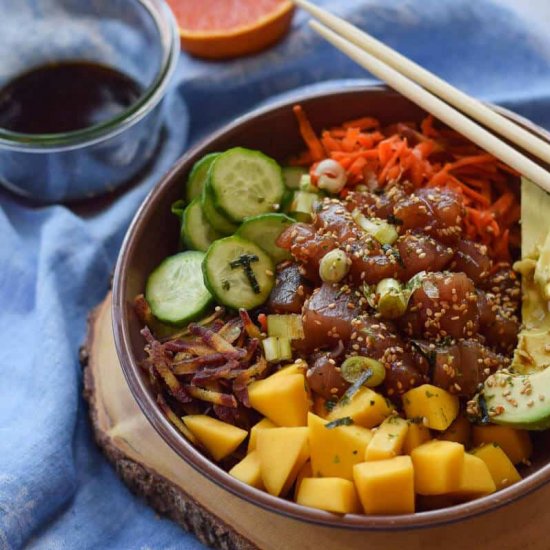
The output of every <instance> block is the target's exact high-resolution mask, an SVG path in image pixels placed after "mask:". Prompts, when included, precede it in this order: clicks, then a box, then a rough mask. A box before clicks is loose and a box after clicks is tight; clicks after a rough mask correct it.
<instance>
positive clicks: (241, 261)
mask: <svg viewBox="0 0 550 550" xmlns="http://www.w3.org/2000/svg"><path fill="white" fill-rule="evenodd" d="M259 261H260V258H258V256H256V255H255V254H241V255H240V256H239V257H238V258H237V259H236V260H233V261H232V262H229V265H230V266H231V269H237V268H238V267H242V268H243V270H244V274H245V275H246V278H247V279H248V282H249V283H250V286H251V287H252V290H253V291H254V293H255V294H260V292H261V290H260V285H259V284H258V279H256V275H254V271H252V265H251V264H252V262H259Z"/></svg>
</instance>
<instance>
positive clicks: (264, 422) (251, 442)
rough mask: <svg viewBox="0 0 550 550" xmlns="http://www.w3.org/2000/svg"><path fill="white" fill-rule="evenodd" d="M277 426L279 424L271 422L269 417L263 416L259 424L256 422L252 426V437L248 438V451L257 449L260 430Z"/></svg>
mask: <svg viewBox="0 0 550 550" xmlns="http://www.w3.org/2000/svg"><path fill="white" fill-rule="evenodd" d="M276 427H277V425H276V424H273V422H271V420H269V418H262V419H261V420H260V421H259V422H258V423H257V424H254V426H252V429H251V430H250V437H249V439H248V450H247V451H246V452H247V453H251V452H252V451H253V450H254V449H256V441H257V438H258V432H259V431H261V430H269V429H271V428H276Z"/></svg>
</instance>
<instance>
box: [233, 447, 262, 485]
mask: <svg viewBox="0 0 550 550" xmlns="http://www.w3.org/2000/svg"><path fill="white" fill-rule="evenodd" d="M229 475H230V476H233V477H235V478H237V479H238V480H240V481H242V482H243V483H246V484H247V485H251V486H252V487H256V489H263V488H264V484H263V483H262V476H261V474H260V457H259V456H258V453H257V451H252V452H251V453H249V454H247V455H246V456H245V457H244V458H243V459H242V460H241V461H240V462H239V463H238V464H235V466H233V468H231V470H229Z"/></svg>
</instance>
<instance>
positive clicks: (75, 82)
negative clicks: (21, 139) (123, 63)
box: [0, 61, 143, 134]
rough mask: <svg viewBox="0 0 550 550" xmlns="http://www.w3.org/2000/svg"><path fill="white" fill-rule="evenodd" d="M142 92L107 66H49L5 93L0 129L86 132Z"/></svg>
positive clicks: (75, 63) (0, 103)
mask: <svg viewBox="0 0 550 550" xmlns="http://www.w3.org/2000/svg"><path fill="white" fill-rule="evenodd" d="M142 92H143V89H142V87H141V86H140V85H139V84H138V83H137V82H136V81H135V80H133V79H132V78H130V77H129V76H127V75H125V74H123V73H121V72H119V71H118V70H116V69H113V68H111V67H108V66H106V65H100V64H97V63H90V62H86V61H64V62H60V63H52V64H48V65H43V66H40V67H37V68H35V69H32V70H31V71H29V72H27V73H24V74H22V75H20V76H18V77H16V78H15V79H14V80H12V81H11V82H9V83H8V84H7V85H6V86H5V87H4V88H2V89H0V128H4V129H6V130H11V131H12V132H21V133H25V134H54V133H60V132H71V131H74V130H81V129H83V128H88V127H90V126H93V125H95V124H99V123H101V122H105V121H106V120H108V119H110V118H113V117H115V116H117V115H118V114H120V113H121V112H123V111H124V110H126V109H127V108H128V107H130V106H131V105H132V104H134V103H135V102H136V101H137V100H138V98H139V97H140V96H141V94H142Z"/></svg>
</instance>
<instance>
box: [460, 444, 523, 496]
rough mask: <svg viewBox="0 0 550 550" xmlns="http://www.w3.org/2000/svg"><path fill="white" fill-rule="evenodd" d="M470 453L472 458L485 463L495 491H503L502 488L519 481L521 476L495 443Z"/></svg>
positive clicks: (482, 446)
mask: <svg viewBox="0 0 550 550" xmlns="http://www.w3.org/2000/svg"><path fill="white" fill-rule="evenodd" d="M471 452H472V454H473V455H474V456H477V457H478V458H481V460H483V462H485V464H486V465H487V468H489V472H490V474H491V477H492V478H493V481H494V482H495V486H496V488H497V490H498V489H504V487H508V486H509V485H513V484H514V483H516V482H518V481H520V480H521V476H520V475H519V473H518V471H517V470H516V468H515V466H514V465H513V464H512V461H511V460H510V459H509V458H508V456H507V455H506V453H505V452H504V451H503V450H502V449H501V448H500V447H499V446H498V445H497V444H496V443H486V444H483V445H481V446H480V447H477V448H475V449H473V450H472V451H471Z"/></svg>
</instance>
